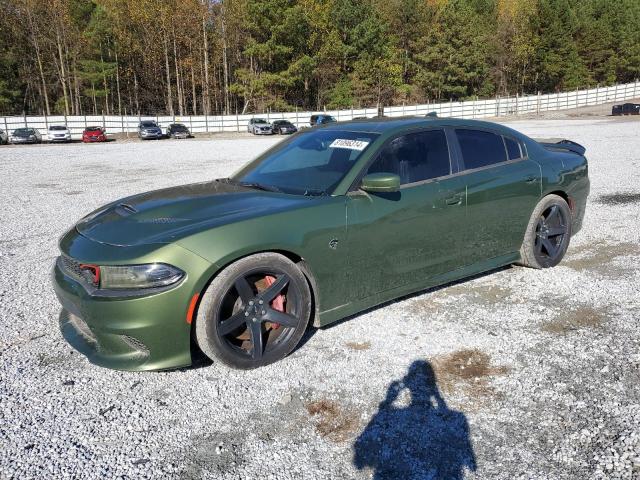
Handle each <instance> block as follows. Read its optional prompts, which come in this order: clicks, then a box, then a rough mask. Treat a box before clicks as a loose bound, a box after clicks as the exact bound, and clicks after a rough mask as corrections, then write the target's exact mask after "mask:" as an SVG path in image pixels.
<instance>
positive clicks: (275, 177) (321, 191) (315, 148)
mask: <svg viewBox="0 0 640 480" xmlns="http://www.w3.org/2000/svg"><path fill="white" fill-rule="evenodd" d="M377 137H378V134H376V133H370V132H349V131H344V130H314V131H310V132H304V133H302V134H298V135H295V136H294V137H293V138H292V139H291V140H290V141H288V142H285V143H283V144H281V146H280V148H277V147H276V150H274V151H271V152H268V153H267V154H265V155H264V156H263V157H262V158H259V159H258V161H256V162H254V163H252V164H250V165H248V166H247V167H245V168H244V169H242V170H241V171H240V172H238V173H237V174H236V175H235V176H234V177H233V178H232V180H233V181H236V182H239V183H245V184H250V185H249V186H257V187H260V188H263V189H265V190H275V191H282V192H284V193H292V194H298V195H325V194H330V193H332V192H333V189H334V188H335V187H336V186H337V185H338V183H340V181H341V180H342V179H343V178H344V176H345V175H346V174H347V173H348V172H349V170H351V168H352V167H353V165H354V164H355V162H356V161H357V160H358V158H360V156H361V155H362V153H363V152H364V151H365V150H366V149H367V148H368V147H369V145H370V144H371V143H372V142H373V141H374V140H375V139H376V138H377Z"/></svg>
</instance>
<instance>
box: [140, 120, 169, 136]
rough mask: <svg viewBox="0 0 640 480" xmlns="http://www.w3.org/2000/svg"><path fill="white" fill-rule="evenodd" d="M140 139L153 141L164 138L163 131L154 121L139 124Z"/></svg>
mask: <svg viewBox="0 0 640 480" xmlns="http://www.w3.org/2000/svg"><path fill="white" fill-rule="evenodd" d="M138 137H140V139H141V140H151V139H153V138H155V139H158V138H162V137H164V135H163V133H162V129H161V128H160V127H159V126H158V124H157V123H156V122H154V121H153V120H143V121H142V122H140V123H139V124H138Z"/></svg>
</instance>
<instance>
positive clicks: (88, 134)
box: [82, 127, 107, 143]
mask: <svg viewBox="0 0 640 480" xmlns="http://www.w3.org/2000/svg"><path fill="white" fill-rule="evenodd" d="M82 141H83V142H84V143H88V142H106V141H107V133H106V132H105V130H104V128H102V127H87V128H85V129H84V131H83V132H82Z"/></svg>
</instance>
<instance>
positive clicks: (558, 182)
mask: <svg viewBox="0 0 640 480" xmlns="http://www.w3.org/2000/svg"><path fill="white" fill-rule="evenodd" d="M584 153H585V149H584V148H583V147H582V146H580V145H578V144H576V143H574V142H571V141H568V140H559V141H546V142H544V141H536V140H533V139H531V138H529V137H527V136H525V135H523V134H521V133H519V132H517V131H514V130H512V129H510V128H507V127H504V126H500V125H497V124H493V123H486V122H479V121H464V120H456V119H439V118H401V119H387V120H375V121H373V120H363V121H354V122H347V123H334V124H330V125H327V126H325V127H320V128H317V129H312V130H307V131H303V132H300V133H297V134H295V135H293V136H292V137H290V138H288V139H287V140H285V141H283V142H280V143H278V144H277V145H275V146H274V147H273V148H271V149H270V150H268V151H266V152H265V153H263V154H262V155H260V156H259V157H258V158H257V159H255V160H254V161H252V162H251V163H249V164H247V165H246V166H245V167H243V168H242V169H241V170H240V171H238V172H237V173H235V174H234V175H232V176H231V177H229V178H222V179H217V180H208V181H205V182H203V183H197V184H193V185H185V186H179V187H173V188H167V189H163V190H157V191H153V192H149V193H143V194H140V195H134V196H132V197H128V198H124V199H121V200H118V201H116V202H113V203H111V204H108V205H106V206H104V207H102V208H100V209H98V210H96V211H94V212H92V213H90V214H89V215H88V216H86V217H85V218H83V219H82V220H80V221H79V222H78V224H77V225H75V226H74V227H73V228H72V229H71V230H70V231H69V232H67V233H66V234H65V235H63V236H62V238H61V239H60V250H61V255H60V256H59V257H58V258H57V260H56V263H55V267H54V269H53V285H54V288H55V291H56V294H57V297H58V299H59V300H60V303H61V304H62V307H63V308H62V311H61V313H60V328H61V331H62V334H63V336H64V337H65V339H66V340H67V341H68V342H69V343H70V344H71V345H72V346H73V347H74V348H76V349H77V350H79V351H80V352H81V353H83V354H84V355H86V356H87V357H88V359H89V361H90V362H92V363H95V364H97V365H101V366H105V367H110V368H116V369H122V370H160V369H170V368H176V367H181V366H186V365H190V364H191V363H192V359H193V358H194V356H195V355H199V354H200V353H199V351H201V352H203V353H204V354H205V355H206V356H207V357H209V358H211V359H212V360H214V361H220V362H223V363H224V364H226V365H229V366H231V367H235V368H241V369H249V368H255V367H260V366H262V365H266V364H269V363H272V362H275V361H277V360H280V359H282V358H283V357H285V356H286V355H287V354H289V353H290V352H291V351H292V350H293V349H294V348H295V346H296V344H298V342H299V341H300V339H301V338H302V336H303V334H304V333H305V331H306V329H307V328H309V326H310V325H313V326H315V327H322V326H324V325H327V324H330V323H331V322H335V321H336V320H339V319H341V318H344V317H346V316H349V315H352V314H354V313H357V312H359V311H362V310H363V309H366V308H369V307H372V306H374V305H378V304H380V303H383V302H386V301H389V300H392V299H394V298H397V297H400V296H403V295H406V294H409V293H412V292H416V291H420V290H423V289H426V288H429V287H433V286H436V285H440V284H444V283H447V282H451V281H453V280H457V279H461V278H464V277H468V276H470V275H475V274H478V273H480V272H485V271H488V270H492V269H495V268H497V267H501V266H503V265H507V264H511V263H519V264H521V265H526V266H528V267H533V268H547V267H553V266H554V265H557V264H558V263H559V262H560V261H561V259H562V257H563V256H564V254H565V252H566V250H567V247H568V245H569V240H570V238H571V235H573V234H574V233H576V232H577V231H578V230H579V229H580V227H581V224H582V219H583V217H584V212H585V205H586V200H587V195H588V193H589V178H588V174H587V161H586V159H585V157H584Z"/></svg>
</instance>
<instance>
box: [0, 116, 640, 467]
mask: <svg viewBox="0 0 640 480" xmlns="http://www.w3.org/2000/svg"><path fill="white" fill-rule="evenodd" d="M511 125H513V126H514V127H516V128H518V129H520V130H522V131H524V132H526V133H528V134H533V135H537V136H544V137H558V136H565V137H567V138H570V139H573V140H576V141H578V142H580V143H582V144H584V145H585V146H586V147H587V154H588V157H589V159H590V174H591V181H592V193H591V197H590V201H589V205H588V211H587V216H586V219H585V224H584V228H583V230H582V231H581V232H580V233H579V234H578V235H577V236H576V237H575V238H574V239H573V240H572V244H571V246H570V248H569V253H568V255H567V257H566V258H565V260H564V261H563V262H562V264H561V265H560V266H558V267H556V268H554V269H552V270H545V271H535V270H530V269H525V268H519V267H513V268H506V269H501V270H499V271H496V272H492V273H490V274H488V275H483V276H479V277H477V278H474V279H471V280H468V281H465V282H460V283H457V284H454V285H449V286H447V287H445V288H440V289H435V290H431V291H427V292H423V293H421V294H419V295H414V296H411V297H409V298H405V299H402V300H400V301H397V302H395V303H391V304H387V305H385V306H384V307H381V308H377V309H372V310H370V311H368V312H365V313H363V314H361V315H358V316H355V317H354V318H351V319H349V320H348V321H343V322H340V323H338V324H337V325H335V326H333V327H330V328H327V329H324V330H320V331H316V332H311V333H310V334H309V335H307V337H306V343H305V344H304V345H303V347H302V348H300V349H298V350H297V351H296V352H295V353H293V354H292V355H291V356H290V357H288V358H287V359H285V360H284V361H282V362H280V363H278V364H275V365H272V366H269V367H266V368H262V369H260V370H257V371H250V372H237V371H230V370H228V369H226V368H224V367H223V366H221V365H218V364H213V365H210V366H203V367H200V368H190V369H184V370H178V371H172V372H162V373H126V372H116V371H110V370H106V369H102V368H99V367H95V366H92V365H90V364H89V363H88V362H87V361H85V360H84V358H83V357H82V356H81V355H79V354H78V353H75V352H74V351H73V350H72V349H71V348H70V347H69V346H68V345H67V344H66V343H65V342H64V341H63V340H62V338H61V336H60V334H59V332H58V328H57V315H58V311H59V307H58V304H57V302H56V299H55V296H54V294H53V291H52V289H51V286H50V284H49V280H48V273H49V269H50V268H51V265H52V263H53V260H54V258H55V257H56V255H57V247H56V242H57V238H58V237H59V235H60V234H61V233H62V232H64V231H65V229H67V228H68V227H69V226H70V225H72V224H73V222H74V221H75V220H77V219H78V218H79V217H81V216H82V215H84V214H85V213H87V212H89V211H90V210H92V209H94V208H96V207H98V206H99V205H101V204H104V203H106V202H108V201H111V200H113V199H116V198H118V197H122V196H125V195H129V194H133V193H136V192H140V191H144V190H149V189H154V188H160V187H165V186H170V185H176V184H182V183H188V182H196V181H202V180H204V179H207V178H214V177H217V176H226V175H228V174H230V173H231V172H232V171H233V170H235V169H236V168H238V167H239V166H240V165H242V164H243V163H244V162H245V161H246V160H247V159H249V158H250V157H252V156H254V155H255V154H257V153H258V152H260V151H261V150H264V149H265V148H267V147H268V146H270V145H272V144H273V143H274V142H276V141H278V140H277V139H276V138H260V139H254V138H247V137H242V138H238V139H235V140H233V139H207V140H200V139H194V140H187V141H172V140H164V141H159V142H145V143H138V142H131V143H119V142H111V143H107V144H102V145H80V144H72V145H52V146H49V145H41V146H15V147H14V146H10V147H2V148H0V173H1V176H0V185H1V186H0V201H1V204H2V209H1V210H0V478H21V479H22V478H25V479H26V478H65V477H74V478H223V479H236V478H243V479H244V478H277V479H288V478H291V479H293V478H295V479H298V478H304V479H307V478H308V479H325V478H331V479H335V478H356V479H359V478H370V477H372V476H373V477H374V478H377V479H382V478H420V479H430V478H463V477H465V478H505V479H506V478H509V479H511V478H556V479H562V478H576V479H577V478H580V479H581V478H618V477H620V478H640V389H639V388H638V385H639V381H640V350H639V348H638V347H639V346H640V345H639V343H640V335H639V334H640V329H639V327H638V320H640V291H639V288H638V281H639V280H640V278H639V272H640V229H639V226H640V215H639V212H640V186H639V184H640V156H639V154H638V152H640V136H639V135H638V132H639V131H640V130H639V129H640V122H638V121H630V120H628V119H627V120H624V121H619V120H614V119H604V118H601V119H587V120H585V119H580V120H578V119H574V120H571V119H566V120H562V121H554V120H527V121H519V122H514V123H512V124H511ZM436 472H440V475H439V476H438V474H437V473H436Z"/></svg>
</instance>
